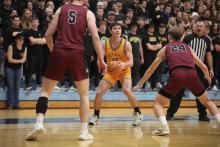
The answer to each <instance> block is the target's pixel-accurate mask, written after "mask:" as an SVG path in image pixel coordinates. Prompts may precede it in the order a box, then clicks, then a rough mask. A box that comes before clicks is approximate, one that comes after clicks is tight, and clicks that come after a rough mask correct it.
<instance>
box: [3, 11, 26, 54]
mask: <svg viewBox="0 0 220 147" xmlns="http://www.w3.org/2000/svg"><path fill="white" fill-rule="evenodd" d="M20 25H21V20H20V17H19V16H18V15H16V16H13V17H12V18H11V25H10V26H9V27H8V28H7V29H5V30H3V38H4V44H3V46H4V50H7V49H8V46H9V45H10V44H11V43H12V42H13V41H14V40H13V34H14V32H22V28H21V27H20ZM3 28H4V27H3ZM5 28H6V27H5Z"/></svg>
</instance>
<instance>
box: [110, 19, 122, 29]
mask: <svg viewBox="0 0 220 147" xmlns="http://www.w3.org/2000/svg"><path fill="white" fill-rule="evenodd" d="M114 26H120V27H122V25H121V24H120V23H119V22H117V21H116V22H113V23H112V24H110V27H109V28H110V30H112V28H113V27H114Z"/></svg>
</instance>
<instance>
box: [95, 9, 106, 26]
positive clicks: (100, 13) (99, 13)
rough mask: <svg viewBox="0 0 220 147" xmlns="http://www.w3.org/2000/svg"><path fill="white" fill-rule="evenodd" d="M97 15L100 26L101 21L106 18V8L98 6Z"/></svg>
mask: <svg viewBox="0 0 220 147" xmlns="http://www.w3.org/2000/svg"><path fill="white" fill-rule="evenodd" d="M95 16H96V24H97V26H99V23H100V21H102V20H104V18H105V17H104V9H103V8H97V9H96V12H95Z"/></svg>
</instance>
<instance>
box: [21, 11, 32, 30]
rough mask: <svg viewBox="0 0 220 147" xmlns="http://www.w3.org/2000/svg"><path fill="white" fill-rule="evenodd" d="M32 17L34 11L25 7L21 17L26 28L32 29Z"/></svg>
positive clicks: (22, 25) (22, 24) (23, 26)
mask: <svg viewBox="0 0 220 147" xmlns="http://www.w3.org/2000/svg"><path fill="white" fill-rule="evenodd" d="M31 18H32V12H31V11H30V10H29V9H27V8H26V9H24V11H23V15H22V17H21V27H22V29H24V30H30V29H31V27H32V26H31Z"/></svg>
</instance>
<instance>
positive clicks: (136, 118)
mask: <svg viewBox="0 0 220 147" xmlns="http://www.w3.org/2000/svg"><path fill="white" fill-rule="evenodd" d="M143 118H144V116H143V115H142V114H139V113H138V112H134V122H133V126H138V125H140V124H141V121H142V120H143Z"/></svg>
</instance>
